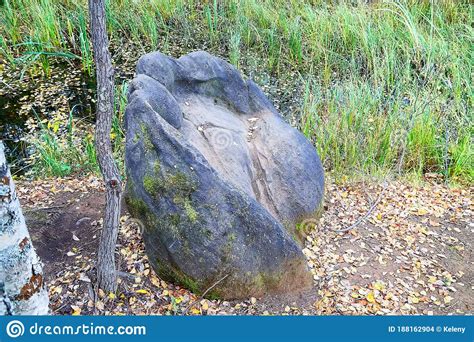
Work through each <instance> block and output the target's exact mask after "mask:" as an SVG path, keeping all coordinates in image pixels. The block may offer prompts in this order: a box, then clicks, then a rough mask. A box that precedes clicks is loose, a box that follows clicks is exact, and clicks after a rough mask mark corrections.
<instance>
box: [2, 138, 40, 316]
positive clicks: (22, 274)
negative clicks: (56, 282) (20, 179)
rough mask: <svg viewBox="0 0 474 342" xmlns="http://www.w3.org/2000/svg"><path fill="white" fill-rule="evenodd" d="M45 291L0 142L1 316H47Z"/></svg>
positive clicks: (37, 259)
mask: <svg viewBox="0 0 474 342" xmlns="http://www.w3.org/2000/svg"><path fill="white" fill-rule="evenodd" d="M48 305H49V298H48V291H46V286H45V284H44V278H43V270H42V264H41V262H40V260H39V258H38V256H37V255H36V252H35V249H34V248H33V245H32V244H31V238H30V234H29V233H28V229H27V228H26V224H25V218H24V217H23V213H22V212H21V207H20V202H19V200H18V198H17V196H16V192H15V185H14V184H13V180H12V177H11V174H10V170H9V168H8V165H7V161H6V159H5V152H4V146H3V142H2V141H0V315H46V314H47V313H48V311H49V309H48Z"/></svg>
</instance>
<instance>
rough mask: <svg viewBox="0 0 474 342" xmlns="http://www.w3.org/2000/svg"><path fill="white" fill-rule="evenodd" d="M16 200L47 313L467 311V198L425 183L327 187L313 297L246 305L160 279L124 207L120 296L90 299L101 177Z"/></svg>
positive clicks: (315, 232) (64, 182)
mask: <svg viewBox="0 0 474 342" xmlns="http://www.w3.org/2000/svg"><path fill="white" fill-rule="evenodd" d="M17 192H18V195H19V197H20V200H21V203H22V206H23V210H24V213H25V216H26V218H27V224H28V228H29V230H30V234H31V236H32V240H33V243H34V245H35V247H36V249H37V252H38V254H39V255H40V257H41V258H42V260H43V262H44V264H45V274H46V278H47V284H48V288H49V293H50V299H51V309H52V311H53V312H54V313H55V314H122V315H123V314H168V315H173V314H178V315H179V314H208V315H213V314H257V315H268V314H284V315H285V314H317V315H321V314H323V315H324V314H336V315H337V314H340V315H360V314H379V315H385V314H428V315H433V314H434V315H436V314H473V313H474V255H473V251H472V250H473V240H474V238H473V236H474V235H473V233H474V220H473V217H474V216H473V209H474V207H473V188H449V187H447V186H446V185H444V184H437V183H436V182H435V181H434V180H432V179H427V180H426V182H425V183H423V185H420V186H414V185H408V184H406V183H400V182H396V181H393V182H390V183H389V184H384V185H379V184H375V183H365V182H357V183H351V184H345V185H336V184H334V183H331V182H329V184H328V185H327V189H326V195H327V196H326V197H327V199H326V203H325V211H324V214H323V216H322V218H321V219H320V220H318V221H307V222H305V225H304V228H305V229H307V230H308V231H309V230H311V233H310V234H309V235H308V236H307V237H306V240H305V246H304V248H303V252H304V254H305V255H306V257H307V258H308V265H309V266H310V269H311V272H312V273H313V276H314V280H315V281H314V288H313V289H312V290H309V291H307V292H305V293H295V294H290V295H286V296H278V297H274V296H268V297H265V298H248V299H247V300H243V301H218V300H207V299H202V298H200V297H199V296H197V295H195V294H193V293H191V292H189V291H188V290H186V289H183V288H180V287H179V286H175V285H173V284H170V283H166V282H164V281H162V280H160V279H159V278H158V277H157V276H156V275H155V273H154V272H153V270H152V269H151V267H150V264H149V262H148V259H147V257H146V254H145V251H144V247H143V243H142V240H141V238H140V233H139V227H137V226H136V225H135V224H133V223H132V221H131V220H129V217H128V213H127V211H126V208H124V211H123V217H122V221H123V224H122V226H121V229H120V236H119V242H118V246H117V260H118V264H119V267H120V272H121V275H122V276H121V277H120V283H119V290H118V292H117V293H116V294H107V293H103V292H102V291H99V296H98V297H96V296H94V291H93V286H92V284H93V279H92V280H91V278H93V276H92V274H93V273H91V272H90V270H91V268H92V267H93V265H94V261H95V257H96V255H95V251H96V249H97V244H98V238H99V235H100V229H101V217H102V214H103V205H104V203H103V201H104V200H103V189H102V187H101V182H100V179H99V178H97V177H95V176H90V177H87V178H82V179H74V178H70V179H52V180H46V181H45V180H42V181H35V182H26V181H19V182H18V183H17ZM375 204H376V205H375ZM371 208H373V209H372V210H371ZM361 217H366V219H365V220H362V221H361V220H360V218H361ZM355 222H358V223H357V224H356V225H355V226H354V227H352V229H349V230H348V231H346V232H342V233H341V232H336V231H335V230H344V229H346V228H348V227H350V226H351V225H353V224H354V223H355Z"/></svg>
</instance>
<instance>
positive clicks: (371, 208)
mask: <svg viewBox="0 0 474 342" xmlns="http://www.w3.org/2000/svg"><path fill="white" fill-rule="evenodd" d="M386 189H387V182H386V181H384V185H383V189H382V191H381V192H380V194H379V196H378V197H377V199H376V200H375V202H374V203H373V204H372V206H371V207H370V208H369V210H368V211H367V212H366V213H365V215H364V216H361V217H360V218H359V219H358V220H357V221H355V222H354V223H353V224H351V225H350V226H348V227H345V228H342V229H337V230H333V231H334V232H336V233H345V232H347V231H349V230H351V229H354V228H356V227H357V226H358V225H359V224H361V223H362V222H364V221H365V220H366V219H367V217H369V215H370V214H371V213H372V212H373V211H374V209H375V208H376V207H377V205H378V204H379V203H380V201H381V200H382V197H383V194H384V192H385V190H386Z"/></svg>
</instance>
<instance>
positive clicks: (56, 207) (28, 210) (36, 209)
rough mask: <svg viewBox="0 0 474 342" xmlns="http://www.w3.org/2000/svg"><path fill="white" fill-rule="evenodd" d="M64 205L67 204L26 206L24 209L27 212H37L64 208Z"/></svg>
mask: <svg viewBox="0 0 474 342" xmlns="http://www.w3.org/2000/svg"><path fill="white" fill-rule="evenodd" d="M64 207H65V205H55V206H51V207H40V208H25V209H23V211H25V212H35V211H40V210H51V209H62V208H64Z"/></svg>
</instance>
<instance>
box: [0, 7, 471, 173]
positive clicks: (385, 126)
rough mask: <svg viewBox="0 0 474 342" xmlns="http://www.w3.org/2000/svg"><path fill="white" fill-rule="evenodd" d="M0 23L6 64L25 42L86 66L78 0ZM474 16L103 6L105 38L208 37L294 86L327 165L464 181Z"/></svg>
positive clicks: (7, 13) (17, 59) (0, 13)
mask: <svg viewBox="0 0 474 342" xmlns="http://www.w3.org/2000/svg"><path fill="white" fill-rule="evenodd" d="M354 3H356V4H354ZM0 21H1V28H0V32H1V37H2V39H1V40H0V43H1V44H0V52H1V54H2V56H3V57H4V58H5V60H7V61H9V62H10V63H21V62H22V59H21V58H23V57H22V56H24V55H25V54H28V53H31V51H32V50H33V49H36V50H34V51H36V53H41V58H42V59H43V63H44V60H46V61H49V59H50V58H58V56H52V55H48V54H44V53H46V52H48V53H53V52H54V53H70V54H74V55H77V56H80V57H81V61H82V67H83V69H84V70H85V71H86V72H88V73H92V68H93V66H92V53H91V44H90V41H89V36H88V32H87V2H86V0H78V1H72V0H4V2H3V5H2V6H1V7H0ZM473 21H474V6H473V5H472V3H471V1H469V0H459V1H435V0H431V1H430V0H416V1H415V0H399V1H396V0H394V1H343V0H339V1H337V0H336V1H322V0H303V1H296V0H273V1H270V0H261V1H257V0H229V1H218V0H209V1H184V0H143V1H135V0H115V1H108V3H107V23H108V28H109V34H110V37H111V40H112V42H113V44H112V45H114V44H116V45H118V44H119V42H121V41H125V40H131V41H133V42H134V43H135V44H137V45H138V46H141V47H142V49H143V51H150V50H154V49H157V48H159V49H161V50H163V51H164V52H171V53H173V51H174V50H173V47H175V46H180V47H182V49H180V50H179V51H181V52H185V51H187V50H189V49H193V48H196V47H203V46H204V47H205V48H206V49H208V50H210V51H211V52H215V53H218V54H221V55H224V56H225V57H227V58H228V59H229V61H230V62H231V63H233V64H234V65H237V66H239V67H242V68H245V67H246V66H248V65H250V64H251V63H250V62H251V61H250V60H249V59H251V58H255V59H256V60H257V61H259V63H258V64H259V66H260V67H263V69H264V71H265V72H266V73H270V74H273V75H274V76H276V77H279V78H280V79H282V80H284V81H285V83H286V84H288V85H289V86H290V87H291V86H294V85H301V84H302V85H303V87H304V89H305V92H304V96H301V97H302V103H301V107H300V108H299V109H296V111H298V112H299V113H297V115H296V116H298V117H300V118H301V120H300V128H301V129H302V131H303V132H304V133H305V134H306V135H307V136H308V138H310V139H311V140H312V141H314V142H315V143H316V145H317V146H318V149H319V151H320V154H321V156H322V159H323V161H324V164H325V167H326V169H327V170H333V171H335V172H338V173H343V174H347V173H360V172H364V173H372V172H388V171H389V172H396V173H407V172H408V173H415V174H422V173H425V172H438V173H440V174H444V175H446V176H447V177H451V178H458V179H461V180H463V181H468V182H472V181H473V179H474V177H473V172H474V171H473V169H474V164H473V163H474V162H473V147H472V144H473V141H472V133H473V102H474V101H473V94H474V91H473V85H472V83H473V82H472V75H473V60H474V49H473V46H474V29H473V27H472V25H471V23H472V22H473ZM252 56H253V57H252ZM244 57H245V58H244ZM260 71H261V70H260ZM294 75H297V76H294ZM295 89H297V88H296V86H295ZM297 95H298V94H297Z"/></svg>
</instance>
